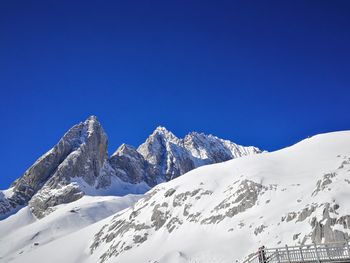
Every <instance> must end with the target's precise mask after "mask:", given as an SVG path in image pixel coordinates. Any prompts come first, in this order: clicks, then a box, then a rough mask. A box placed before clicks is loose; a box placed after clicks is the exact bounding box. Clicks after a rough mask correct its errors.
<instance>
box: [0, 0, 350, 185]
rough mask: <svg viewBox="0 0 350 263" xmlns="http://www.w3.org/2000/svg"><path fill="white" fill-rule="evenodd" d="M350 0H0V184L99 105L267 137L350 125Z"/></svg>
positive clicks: (277, 140)
mask: <svg viewBox="0 0 350 263" xmlns="http://www.w3.org/2000/svg"><path fill="white" fill-rule="evenodd" d="M349 14H350V1H294V0H293V1H260V0H258V1H179V0H177V1H86V0H85V1H16V0H13V1H1V2H0V36H1V39H0V88H1V96H0V113H1V129H0V145H1V148H0V189H1V188H6V187H7V186H8V185H9V184H10V182H12V181H13V180H14V179H15V178H17V177H19V176H21V175H22V174H23V172H24V171H25V170H26V169H27V168H28V167H29V166H30V165H31V164H32V163H33V162H34V161H35V160H36V159H37V158H38V157H39V156H40V155H41V154H43V153H45V152H46V151H47V150H49V149H50V148H51V147H52V146H53V145H54V144H55V143H56V142H57V141H58V140H59V139H60V137H61V136H62V135H63V134H64V133H65V132H66V130H67V129H69V128H70V127H71V126H72V125H74V124H75V123H78V122H80V121H82V120H84V119H86V118H87V117H88V116H89V115H91V114H94V115H97V116H98V118H99V119H100V121H101V122H102V124H103V126H104V128H105V130H106V132H107V133H108V135H109V139H110V150H109V151H110V153H112V152H113V151H114V150H116V148H117V147H118V146H119V145H120V144H121V143H123V142H126V143H128V144H132V145H135V146H137V145H139V144H140V143H142V142H143V141H144V140H145V139H146V137H147V136H148V135H149V134H150V133H151V132H152V130H153V129H154V128H155V127H156V126H158V125H163V126H166V127H167V128H168V129H169V130H171V131H173V132H174V133H175V134H176V135H178V136H184V135H185V134H186V133H188V132H190V131H193V130H195V131H202V132H205V133H212V134H215V135H217V136H219V137H222V138H226V139H230V140H232V141H234V142H237V143H240V144H244V145H255V146H258V147H261V148H263V149H267V150H275V149H279V148H282V147H285V146H288V145H291V144H293V143H295V142H297V141H298V140H301V139H303V138H305V137H307V136H309V135H313V134H317V133H322V132H329V131H335V130H345V129H349V128H350V127H349V125H350V111H349V106H350V15H349Z"/></svg>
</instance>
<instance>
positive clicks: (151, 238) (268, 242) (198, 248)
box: [0, 131, 350, 263]
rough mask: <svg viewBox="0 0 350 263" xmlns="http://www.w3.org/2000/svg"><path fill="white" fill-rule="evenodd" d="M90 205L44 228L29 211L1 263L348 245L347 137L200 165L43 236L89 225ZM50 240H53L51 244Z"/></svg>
mask: <svg viewBox="0 0 350 263" xmlns="http://www.w3.org/2000/svg"><path fill="white" fill-rule="evenodd" d="M177 143H179V142H177ZM158 145H159V144H158ZM142 148H143V147H142ZM142 148H141V149H142ZM155 148H157V147H156V146H154V147H151V149H155ZM123 151H125V152H127V150H126V149H125V150H123ZM134 151H136V152H138V151H137V150H136V149H133V151H132V152H133V154H129V156H128V158H131V156H133V155H134ZM141 152H143V154H144V155H145V156H146V158H147V154H145V152H151V150H148V151H141ZM138 153H139V152H138ZM142 156H143V155H142ZM144 159H145V158H144ZM161 160H164V159H163V158H161ZM166 160H167V159H166ZM148 162H149V163H150V161H148ZM158 164H159V162H158ZM139 165H140V167H142V165H143V164H142V163H139ZM147 165H149V164H147V162H146V166H147ZM160 167H171V166H160ZM135 174H137V173H135ZM6 194H8V193H6ZM85 198H90V197H87V196H85V197H84V198H82V199H79V200H77V201H75V202H72V203H70V204H64V205H60V206H58V207H57V209H56V211H54V212H53V213H51V214H49V215H48V216H46V217H45V218H43V219H41V220H38V219H36V218H31V214H30V213H29V210H28V209H27V208H24V209H22V210H21V211H20V212H18V213H17V214H15V215H13V216H11V217H9V218H8V219H6V220H3V221H0V261H1V260H2V261H4V262H42V261H44V262H46V261H50V262H53V263H55V262H63V261H64V262H68V263H69V262H72V263H73V262H84V263H90V262H91V263H92V262H120V263H124V262H152V263H155V262H157V263H171V262H188V263H189V262H199V263H201V262H203V263H204V262H221V263H226V262H234V261H236V260H238V261H240V260H242V259H243V258H244V257H246V256H247V255H248V254H250V253H252V252H255V251H256V249H257V248H258V247H259V246H261V245H265V246H267V247H275V246H282V245H284V244H288V245H293V244H308V243H311V242H316V243H320V242H330V241H340V240H344V239H347V238H349V233H350V205H349V201H348V200H350V131H344V132H335V133H328V134H321V135H317V136H314V137H311V138H309V139H306V140H304V141H301V142H300V143H298V144H296V145H293V146H291V147H288V148H285V149H282V150H279V151H276V152H271V153H267V152H265V153H262V154H255V155H248V156H244V157H241V158H236V159H233V160H229V161H227V162H223V163H218V164H213V165H207V166H202V167H200V168H197V169H194V170H192V171H190V172H188V173H186V174H184V175H182V176H180V177H178V178H176V179H174V180H171V181H169V182H165V183H161V184H159V185H157V186H155V187H154V188H153V189H152V190H150V191H149V192H147V193H146V194H145V195H144V196H143V197H140V196H139V197H138V198H139V199H138V201H136V200H133V201H136V202H135V203H133V202H130V203H129V205H130V204H131V203H133V205H131V206H129V207H128V208H126V209H124V210H121V211H119V212H116V213H115V214H112V215H111V216H109V217H107V218H105V219H101V220H99V221H97V220H98V219H96V220H93V221H96V223H93V222H91V224H85V223H84V224H82V226H81V227H80V226H79V227H76V228H75V231H73V232H72V233H70V231H66V232H65V231H64V230H63V231H62V232H61V230H60V231H58V232H57V233H58V234H57V236H59V237H56V236H55V235H56V234H48V231H44V230H43V229H46V228H45V224H46V223H45V222H46V221H45V220H53V221H55V220H57V221H55V222H56V224H57V226H58V227H62V228H63V229H64V228H66V227H69V226H67V224H64V223H62V218H65V217H64V216H62V215H65V216H67V215H71V214H73V215H74V216H77V217H78V218H79V217H81V218H84V217H85V216H87V217H88V218H89V215H88V214H89V213H87V212H85V209H86V208H85V207H86V204H89V203H91V207H95V204H96V203H97V202H92V200H89V202H87V201H85V200H86V199H85ZM92 198H100V197H92ZM104 198H106V197H104ZM123 198H127V197H123ZM80 207H81V209H79V208H80ZM97 207H98V206H97ZM70 210H73V211H75V212H73V213H72V212H70ZM116 210H118V209H116ZM109 212H111V211H110V210H109ZM109 212H108V213H109ZM108 213H107V212H106V213H105V215H107V214H108ZM23 214H27V216H23ZM28 214H29V215H28ZM56 215H57V216H56ZM28 218H29V219H28ZM22 220H23V221H22ZM74 222H75V220H74ZM85 222H86V221H85ZM33 224H34V225H35V227H33ZM14 226H16V231H14V230H12V229H13V228H14ZM38 232H39V234H38ZM16 233H18V235H17V234H16ZM24 233H25V234H24ZM41 233H44V234H43V235H42V237H40V235H41ZM61 233H62V234H61ZM50 235H53V237H54V238H52V239H51V240H50V241H49V237H50ZM20 237H21V238H20ZM40 238H42V239H40ZM53 254H54V255H55V257H52V255H53Z"/></svg>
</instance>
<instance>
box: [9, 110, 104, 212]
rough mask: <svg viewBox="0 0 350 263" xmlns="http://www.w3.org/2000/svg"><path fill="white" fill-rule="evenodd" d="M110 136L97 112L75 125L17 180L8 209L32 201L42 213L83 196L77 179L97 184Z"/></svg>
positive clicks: (33, 208) (88, 183)
mask: <svg viewBox="0 0 350 263" xmlns="http://www.w3.org/2000/svg"><path fill="white" fill-rule="evenodd" d="M107 145H108V139H107V135H106V133H105V132H104V130H103V128H102V126H101V124H100V122H99V121H98V120H97V118H96V116H90V117H89V118H88V119H87V120H86V121H84V122H81V123H79V124H77V125H74V126H73V127H72V128H71V129H69V130H68V132H66V133H65V135H64V136H63V137H62V139H61V140H60V141H59V142H58V143H57V144H56V145H55V146H54V147H53V148H52V149H51V150H49V151H48V152H47V153H45V154H44V155H43V156H41V157H40V158H39V159H38V160H37V161H36V162H35V163H34V164H33V165H32V166H31V167H30V168H29V169H28V170H27V171H26V172H25V173H24V175H23V176H22V177H20V178H19V179H18V180H16V181H15V182H14V183H13V185H12V187H13V190H12V191H13V194H12V195H11V196H10V197H9V198H7V201H8V202H9V203H10V205H11V206H10V207H9V209H7V210H8V211H7V212H10V210H11V209H13V208H16V207H17V206H22V205H26V204H27V203H29V205H30V206H31V208H32V211H33V213H34V214H35V215H36V216H38V217H42V216H43V215H44V213H45V211H46V210H47V209H48V208H49V207H54V206H56V205H58V204H61V203H67V202H71V201H74V200H77V199H79V198H80V197H81V196H83V192H82V190H81V189H80V187H79V185H78V184H73V183H72V182H73V181H77V180H80V181H82V182H84V183H86V184H87V185H91V186H93V185H95V184H96V183H97V180H98V178H99V175H100V173H101V170H102V168H103V167H104V165H105V162H106V160H107V158H108V153H107Z"/></svg>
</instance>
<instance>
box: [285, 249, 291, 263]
mask: <svg viewBox="0 0 350 263" xmlns="http://www.w3.org/2000/svg"><path fill="white" fill-rule="evenodd" d="M286 250H287V257H288V262H289V263H291V260H290V255H289V250H288V246H287V245H286Z"/></svg>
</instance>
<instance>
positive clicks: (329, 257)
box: [324, 244, 332, 261]
mask: <svg viewBox="0 0 350 263" xmlns="http://www.w3.org/2000/svg"><path fill="white" fill-rule="evenodd" d="M324 247H325V248H326V254H327V257H328V259H329V261H331V260H332V259H331V256H330V255H329V250H328V246H327V244H325V245H324Z"/></svg>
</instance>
